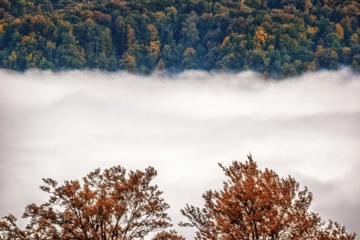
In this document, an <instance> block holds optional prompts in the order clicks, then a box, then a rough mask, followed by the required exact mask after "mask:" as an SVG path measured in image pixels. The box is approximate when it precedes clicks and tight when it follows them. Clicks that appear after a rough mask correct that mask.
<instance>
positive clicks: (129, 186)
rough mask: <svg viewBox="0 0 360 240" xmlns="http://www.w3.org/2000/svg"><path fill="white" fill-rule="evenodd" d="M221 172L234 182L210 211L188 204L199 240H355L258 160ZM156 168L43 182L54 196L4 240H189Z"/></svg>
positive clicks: (210, 199)
mask: <svg viewBox="0 0 360 240" xmlns="http://www.w3.org/2000/svg"><path fill="white" fill-rule="evenodd" d="M220 167H221V168H222V170H223V171H224V172H225V175H226V176H227V177H228V180H227V181H225V182H224V185H223V189H221V190H220V191H213V190H209V191H207V192H206V193H205V194H204V195H203V198H204V200H205V206H204V207H203V208H201V209H200V208H198V207H194V206H190V205H186V207H185V208H184V209H182V210H181V212H182V214H183V215H184V216H186V217H187V219H188V220H189V221H188V222H185V223H180V225H181V226H191V227H195V228H196V230H197V232H196V237H195V240H239V239H244V240H267V239H269V240H275V239H277V240H287V239H294V240H302V239H316V240H354V239H355V235H356V234H355V233H347V232H346V229H345V227H344V226H342V225H340V224H339V223H337V222H333V221H329V222H328V223H327V224H325V222H323V221H322V220H321V218H320V216H319V215H318V214H316V213H313V212H311V211H309V207H310V204H311V202H312V194H311V192H309V191H308V189H307V188H306V187H305V188H304V189H303V190H300V188H299V183H298V182H296V181H295V179H294V178H292V177H290V176H289V177H287V178H280V177H279V176H278V175H277V174H276V173H275V172H274V171H272V170H269V169H265V170H264V171H262V170H260V169H258V167H257V165H256V163H255V162H254V161H253V159H252V157H251V156H249V157H248V161H246V162H245V163H241V162H236V161H235V162H233V164H232V165H231V166H230V167H224V166H223V165H221V164H220ZM156 175H157V172H156V171H155V169H154V168H152V167H148V168H146V169H145V171H139V170H137V171H130V172H129V173H128V174H126V171H125V169H124V168H122V167H120V166H116V167H112V168H110V169H105V170H104V171H102V172H101V171H100V169H96V170H95V171H93V172H91V173H89V174H88V175H87V176H85V177H84V178H83V181H82V182H80V181H78V180H75V181H65V182H64V184H63V185H59V184H58V183H57V182H56V181H55V180H53V179H51V178H47V179H43V180H44V182H45V184H46V185H45V186H41V187H40V188H41V189H42V190H43V191H44V192H46V193H48V194H49V195H50V198H49V200H48V201H47V202H45V203H44V204H41V205H37V204H34V203H33V204H29V205H28V206H27V207H26V208H25V212H24V214H23V218H26V219H27V220H28V221H27V223H26V226H25V229H21V228H19V227H18V225H17V219H16V218H15V216H13V215H11V214H9V215H8V216H5V217H3V220H2V221H0V239H1V240H50V239H54V240H69V239H77V240H88V239H94V240H97V239H99V240H100V239H101V240H107V239H113V240H133V239H144V238H145V237H148V236H149V234H150V233H152V235H153V236H152V238H151V239H152V240H185V238H184V237H182V236H181V235H179V234H178V233H177V232H176V231H174V230H170V231H167V230H166V228H168V227H170V226H171V223H170V218H169V216H168V215H167V213H166V210H167V209H168V208H169V205H168V204H167V203H166V202H165V201H164V199H163V198H162V197H161V194H162V192H161V191H160V190H158V187H157V186H156V185H152V184H151V181H152V180H153V179H154V177H155V176H156Z"/></svg>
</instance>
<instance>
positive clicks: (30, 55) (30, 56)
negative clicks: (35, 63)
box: [25, 53, 33, 62]
mask: <svg viewBox="0 0 360 240" xmlns="http://www.w3.org/2000/svg"><path fill="white" fill-rule="evenodd" d="M25 59H26V61H28V62H29V61H31V60H32V59H33V55H32V54H31V53H30V54H29V55H27V56H26V57H25Z"/></svg>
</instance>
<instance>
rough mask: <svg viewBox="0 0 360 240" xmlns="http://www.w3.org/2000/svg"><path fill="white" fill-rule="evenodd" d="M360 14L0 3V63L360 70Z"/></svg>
mask: <svg viewBox="0 0 360 240" xmlns="http://www.w3.org/2000/svg"><path fill="white" fill-rule="evenodd" d="M359 14H360V3H359V2H358V1H342V0H247V1H241V0H240V1H239V0H213V1H210V0H181V1H175V0H135V1H127V0H86V1H85V0H52V1H50V0H28V1H25V0H13V1H9V0H0V67H1V68H6V69H13V70H17V71H24V70H26V69H31V68H39V69H44V70H48V69H49V70H55V71H58V70H67V69H101V70H106V71H116V70H127V71H130V72H134V73H140V74H149V73H151V72H153V71H156V70H167V71H170V72H179V71H182V70H186V69H198V70H207V71H211V70H215V71H235V72H238V71H243V70H254V71H257V72H259V73H262V74H263V75H264V76H265V77H272V78H283V77H288V76H294V75H299V74H302V73H304V72H308V71H315V70H321V69H338V68H340V67H341V66H351V68H352V69H354V70H357V71H358V70H359V69H360V44H359V35H360V26H359Z"/></svg>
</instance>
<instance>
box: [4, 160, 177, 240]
mask: <svg viewBox="0 0 360 240" xmlns="http://www.w3.org/2000/svg"><path fill="white" fill-rule="evenodd" d="M156 174H157V173H156V171H155V170H154V169H153V168H152V167H149V168H147V169H146V170H145V171H144V172H142V171H135V172H134V171H130V173H129V174H128V176H126V171H125V169H124V168H122V167H120V166H117V167H112V168H110V169H106V170H105V171H103V172H102V173H101V172H100V169H96V170H95V171H94V172H91V173H90V174H88V175H87V176H86V177H84V178H83V183H82V184H81V183H80V182H79V181H77V180H76V181H65V183H64V185H61V186H58V183H57V182H56V181H54V180H52V179H50V178H49V179H43V180H44V182H45V183H46V185H45V186H41V189H42V190H43V191H44V192H47V193H49V194H50V199H49V200H48V202H46V203H44V204H42V205H39V206H38V205H36V204H30V205H28V206H27V207H26V210H25V213H24V215H23V217H25V218H30V221H29V223H28V224H27V226H26V228H25V230H21V229H19V228H18V227H17V225H16V218H15V217H14V216H12V215H9V216H7V217H4V220H5V221H0V239H23V240H30V239H84V240H85V239H93V240H96V239H127V240H128V239H143V238H144V236H146V235H147V234H148V233H149V232H153V231H158V230H162V229H165V228H167V227H169V226H171V224H170V223H169V221H170V218H169V217H168V215H167V214H166V213H165V210H167V209H168V208H169V205H168V204H167V203H166V202H164V200H163V199H162V198H161V194H162V192H161V191H159V190H158V188H157V186H156V185H151V184H150V182H151V181H152V179H153V178H154V177H155V176H156Z"/></svg>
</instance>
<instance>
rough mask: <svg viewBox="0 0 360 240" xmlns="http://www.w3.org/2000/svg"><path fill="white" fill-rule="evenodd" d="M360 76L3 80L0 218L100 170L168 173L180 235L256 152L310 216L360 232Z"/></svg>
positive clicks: (78, 75) (29, 76)
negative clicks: (297, 189) (288, 183)
mask: <svg viewBox="0 0 360 240" xmlns="http://www.w3.org/2000/svg"><path fill="white" fill-rule="evenodd" d="M359 121H360V76H358V75H355V74H353V73H351V72H350V71H349V70H346V69H343V70H340V71H335V72H317V73H312V74H307V75H304V76H302V77H299V78H296V79H287V80H282V81H271V80H270V81H265V80H262V79H261V77H259V76H258V75H256V74H255V73H252V72H245V73H241V74H221V73H216V74H215V73H204V72H193V71H189V72H185V73H183V74H180V75H177V76H161V75H152V76H149V77H141V76H135V75H130V74H127V73H114V74H106V73H101V72H96V71H94V72H90V71H89V72H81V71H72V72H64V73H58V74H54V73H51V72H38V71H31V72H27V73H25V74H19V73H12V72H7V71H0V191H1V194H0V215H1V216H4V215H6V214H8V213H9V212H11V213H15V214H16V215H17V216H18V217H20V216H21V213H22V212H23V210H24V208H25V206H26V204H28V203H30V202H37V203H41V202H42V201H44V200H45V199H46V197H47V196H46V195H44V194H43V193H41V190H40V189H39V188H38V186H39V185H41V184H42V183H41V178H42V177H51V178H54V179H57V180H60V181H62V180H65V179H67V180H71V179H79V178H81V177H82V176H84V175H86V174H87V173H88V172H89V171H92V170H93V169H95V168H97V167H101V168H102V169H104V168H107V167H111V166H113V165H121V166H123V167H125V168H127V169H129V170H130V169H142V170H143V169H144V168H145V167H147V166H149V165H151V166H154V167H155V168H156V169H157V170H158V177H157V179H156V182H157V183H158V185H159V187H160V189H162V190H163V191H164V198H165V200H166V201H167V202H168V203H169V204H170V205H171V209H170V211H169V213H170V215H171V217H172V219H173V221H174V224H175V228H176V229H177V231H178V232H180V233H181V234H183V235H185V236H186V237H187V239H191V238H192V236H193V230H189V229H184V228H179V227H177V226H176V224H177V223H178V222H179V221H184V220H185V219H184V218H183V217H182V216H181V213H180V211H179V209H180V208H183V207H184V206H185V204H186V203H190V204H195V205H198V206H200V205H201V204H202V199H201V195H202V193H203V192H204V191H205V190H208V189H218V188H220V187H221V185H222V181H223V180H224V176H223V174H222V172H221V169H220V168H219V167H218V165H217V163H218V162H221V163H223V164H225V165H227V164H230V163H231V162H232V161H233V160H240V161H243V160H245V159H246V155H247V154H248V153H249V152H251V154H252V155H253V157H254V159H255V160H256V161H257V162H258V164H259V166H260V167H261V168H265V167H269V168H272V169H273V170H275V171H276V172H277V173H279V174H280V175H281V176H284V177H285V176H287V175H289V174H290V175H292V176H294V177H295V178H296V179H297V180H298V181H299V182H300V183H301V184H302V186H304V185H306V186H308V188H309V189H310V191H312V192H313V193H314V201H313V205H312V210H314V211H316V212H319V213H320V215H321V216H322V217H323V218H324V219H328V218H330V219H333V220H336V221H339V222H340V223H341V224H344V225H346V226H347V229H349V230H350V231H357V230H358V229H360V221H359V220H358V219H357V216H359V215H360V204H359V202H360V201H359V200H360V184H359V183H360V174H359V171H360V160H359V159H360V147H359V146H360V127H359Z"/></svg>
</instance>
